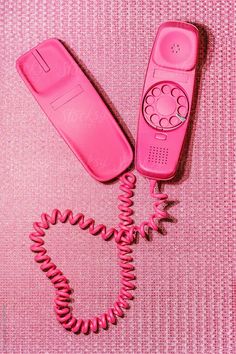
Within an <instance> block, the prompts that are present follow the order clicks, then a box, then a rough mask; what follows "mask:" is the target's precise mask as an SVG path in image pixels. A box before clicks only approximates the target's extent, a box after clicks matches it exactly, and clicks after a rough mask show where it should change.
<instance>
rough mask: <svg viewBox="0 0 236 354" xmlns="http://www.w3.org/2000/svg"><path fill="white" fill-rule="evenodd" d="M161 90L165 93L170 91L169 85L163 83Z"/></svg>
mask: <svg viewBox="0 0 236 354" xmlns="http://www.w3.org/2000/svg"><path fill="white" fill-rule="evenodd" d="M161 90H162V92H163V93H165V94H167V93H170V86H169V85H164V86H162V89H161Z"/></svg>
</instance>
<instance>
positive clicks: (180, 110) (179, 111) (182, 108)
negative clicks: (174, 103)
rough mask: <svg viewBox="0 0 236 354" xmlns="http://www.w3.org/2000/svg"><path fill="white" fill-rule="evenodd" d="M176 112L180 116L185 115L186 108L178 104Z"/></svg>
mask: <svg viewBox="0 0 236 354" xmlns="http://www.w3.org/2000/svg"><path fill="white" fill-rule="evenodd" d="M178 113H179V114H180V115H181V116H182V117H185V116H186V114H187V108H186V107H183V106H180V107H179V108H178Z"/></svg>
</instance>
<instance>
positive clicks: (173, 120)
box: [170, 116, 181, 126]
mask: <svg viewBox="0 0 236 354" xmlns="http://www.w3.org/2000/svg"><path fill="white" fill-rule="evenodd" d="M180 123H181V121H180V120H179V118H178V117H176V116H173V117H171V118H170V124H171V125H173V126H176V125H178V124H180Z"/></svg>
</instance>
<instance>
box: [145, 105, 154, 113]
mask: <svg viewBox="0 0 236 354" xmlns="http://www.w3.org/2000/svg"><path fill="white" fill-rule="evenodd" d="M153 111H154V108H153V107H152V106H147V107H146V108H145V112H146V113H147V114H152V113H153Z"/></svg>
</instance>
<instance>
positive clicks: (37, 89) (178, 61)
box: [17, 22, 198, 333]
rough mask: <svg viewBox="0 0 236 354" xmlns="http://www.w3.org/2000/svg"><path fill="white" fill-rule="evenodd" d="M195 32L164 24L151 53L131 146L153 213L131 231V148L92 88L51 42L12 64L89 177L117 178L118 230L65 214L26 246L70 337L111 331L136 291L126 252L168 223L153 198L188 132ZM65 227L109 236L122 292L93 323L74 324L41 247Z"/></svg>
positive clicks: (46, 223)
mask: <svg viewBox="0 0 236 354" xmlns="http://www.w3.org/2000/svg"><path fill="white" fill-rule="evenodd" d="M197 51H198V30H197V28H196V27H195V26H193V25H191V24H188V23H184V22H166V23H163V24H162V25H161V26H160V28H159V30H158V33H157V37H156V40H155V43H154V47H153V50H152V54H151V58H150V62H149V66H148V70H147V74H146V80H145V84H144V89H143V95H142V99H141V105H140V112H139V125H138V137H137V145H136V166H137V170H138V171H139V172H140V173H141V174H142V175H144V176H146V177H148V178H149V179H150V192H151V196H152V197H153V198H154V199H155V202H154V210H155V212H154V213H153V214H152V215H151V216H150V217H149V219H148V220H146V221H143V222H142V223H141V224H140V225H135V224H134V220H133V219H132V214H133V210H132V208H131V206H132V204H133V202H132V200H131V198H132V196H133V189H134V188H135V182H136V177H135V175H134V174H133V173H132V172H126V173H124V174H123V175H121V174H122V172H124V171H125V170H126V169H127V168H128V167H129V166H130V164H131V162H132V160H133V153H132V149H131V147H130V145H129V143H128V141H127V139H126V138H125V135H124V134H123V132H122V131H121V129H120V128H119V126H118V124H117V123H116V121H115V120H114V118H113V117H112V115H111V113H110V111H109V110H108V108H107V107H106V105H105V104H104V102H103V101H102V99H101V97H100V96H99V95H98V93H97V92H96V90H95V89H94V87H93V86H92V84H91V82H90V81H89V80H88V78H87V77H86V76H85V74H84V73H83V72H82V70H81V69H80V68H79V66H78V65H77V64H76V62H75V61H74V59H73V58H72V57H71V55H70V54H69V53H68V51H67V50H66V48H65V47H64V46H63V45H62V44H61V42H59V41H58V40H57V39H48V40H46V41H44V42H42V43H41V44H39V45H38V46H36V47H35V48H33V49H32V50H30V51H29V52H27V53H25V54H24V55H22V56H21V57H20V58H19V59H18V60H17V70H18V72H19V74H20V75H21V77H22V79H23V80H24V82H25V83H26V85H27V87H28V88H29V90H30V91H31V93H32V94H33V95H34V97H35V98H36V100H37V101H38V103H39V104H40V106H41V107H42V109H43V110H44V112H45V113H46V114H47V116H48V117H49V119H50V121H51V122H52V124H53V125H54V126H55V128H56V129H57V131H58V132H59V133H60V134H61V136H62V137H63V138H64V140H65V141H66V143H67V144H68V145H69V147H70V148H71V150H72V151H73V152H74V153H75V155H76V157H77V158H78V159H79V160H80V161H81V163H82V164H83V166H84V167H85V168H86V170H87V171H88V172H89V173H90V175H91V176H92V177H94V178H96V179H97V180H99V181H108V180H111V179H113V178H115V177H117V176H119V175H121V177H120V182H121V186H120V190H121V191H122V194H121V195H120V196H119V197H118V198H119V201H120V204H119V206H118V208H119V210H120V214H119V219H120V222H119V224H118V226H116V227H111V228H110V229H107V227H106V226H105V225H103V224H98V225H95V220H94V219H92V218H88V219H85V216H84V215H83V214H82V213H78V214H76V215H74V214H73V212H72V211H71V210H68V209H67V210H65V211H64V212H60V211H59V210H58V209H54V210H53V212H52V213H51V214H50V215H49V214H47V213H43V214H42V215H41V221H40V222H35V223H34V224H33V228H34V230H35V231H34V232H32V233H31V234H30V239H31V240H32V241H33V242H34V244H33V245H32V246H31V250H32V251H33V252H35V253H36V256H35V261H36V262H38V263H40V264H41V266H40V268H41V269H42V271H43V272H45V273H46V275H47V277H48V278H49V279H50V280H51V282H52V284H53V285H54V287H55V291H56V298H55V312H56V316H57V319H58V321H59V322H60V323H61V324H62V326H63V327H64V328H66V329H68V330H71V331H73V332H74V333H80V332H82V333H89V331H93V332H97V331H98V329H99V328H104V329H105V328H107V326H108V324H109V323H111V324H115V323H116V322H117V318H118V317H123V315H124V310H125V309H128V308H129V303H128V302H129V300H131V299H133V295H132V291H133V290H134V289H135V285H134V282H133V281H134V279H135V276H134V274H133V271H134V266H133V265H132V261H133V258H132V256H131V252H132V249H131V247H130V245H131V244H132V243H133V242H134V239H135V237H136V236H137V234H139V235H140V236H141V237H147V236H148V234H149V232H150V230H154V231H158V229H159V221H160V220H163V219H166V218H168V217H169V215H168V213H167V211H166V210H165V208H164V202H165V200H166V199H167V197H168V196H167V195H166V194H164V193H161V192H157V193H156V192H155V187H156V184H157V181H158V180H166V179H170V178H172V177H173V176H174V175H175V172H176V169H177V164H178V160H179V157H180V153H181V148H182V145H183V141H184V136H185V132H186V129H187V125H188V121H189V114H190V108H191V102H192V94H193V87H194V76H195V68H196V61H197ZM66 221H69V222H70V223H71V224H72V225H78V226H79V227H80V228H81V229H88V230H89V232H90V233H91V234H92V235H100V236H101V237H102V238H103V239H104V240H108V239H110V238H111V237H112V236H114V239H115V242H116V244H117V248H118V251H119V252H118V256H119V258H120V261H119V266H120V268H121V288H120V292H119V295H118V298H117V300H116V301H115V302H114V304H113V306H111V307H110V308H109V309H108V310H107V312H106V313H103V314H102V315H100V316H95V317H93V318H92V319H77V318H76V317H75V316H74V315H73V309H72V307H71V306H70V301H71V288H70V286H69V281H68V279H67V278H66V277H65V275H64V274H63V273H62V271H61V270H60V269H58V268H57V266H56V265H55V264H54V263H53V262H52V260H51V258H50V256H49V255H48V254H47V250H46V248H45V247H44V240H43V237H44V236H45V233H46V230H47V229H48V228H49V227H50V226H52V225H55V223H56V222H62V223H64V222H66Z"/></svg>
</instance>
